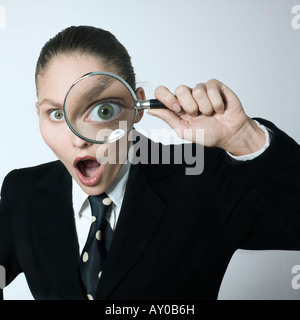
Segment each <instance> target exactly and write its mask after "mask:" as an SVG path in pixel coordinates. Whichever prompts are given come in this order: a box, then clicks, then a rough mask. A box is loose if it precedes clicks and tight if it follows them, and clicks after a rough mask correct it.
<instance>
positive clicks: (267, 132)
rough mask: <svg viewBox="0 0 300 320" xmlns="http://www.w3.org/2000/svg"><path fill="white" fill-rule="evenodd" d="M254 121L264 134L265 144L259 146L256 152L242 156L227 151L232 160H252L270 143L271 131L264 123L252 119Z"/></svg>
mask: <svg viewBox="0 0 300 320" xmlns="http://www.w3.org/2000/svg"><path fill="white" fill-rule="evenodd" d="M254 121H255V123H256V124H257V125H258V127H259V128H260V129H261V130H262V131H263V132H264V134H265V136H266V143H265V145H264V146H263V148H261V149H260V150H258V151H256V152H253V153H250V154H246V155H243V156H234V155H232V154H231V153H229V152H227V154H228V155H229V156H230V157H231V158H232V159H234V160H237V161H248V160H253V159H255V158H256V157H258V156H260V155H261V154H262V153H263V152H264V151H265V150H266V149H267V148H268V147H269V145H270V142H271V133H272V131H271V130H270V129H269V128H267V127H265V126H264V125H262V124H260V123H259V122H258V121H256V120H254Z"/></svg>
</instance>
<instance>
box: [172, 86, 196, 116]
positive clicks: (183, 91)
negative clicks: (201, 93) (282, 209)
mask: <svg viewBox="0 0 300 320" xmlns="http://www.w3.org/2000/svg"><path fill="white" fill-rule="evenodd" d="M175 95H176V97H177V99H178V101H179V103H180V105H181V108H182V109H183V110H184V111H185V112H186V113H187V114H188V115H190V116H191V117H196V116H198V114H199V107H198V104H197V102H196V101H195V99H194V98H193V96H192V89H191V88H189V87H187V86H179V87H177V88H176V90H175Z"/></svg>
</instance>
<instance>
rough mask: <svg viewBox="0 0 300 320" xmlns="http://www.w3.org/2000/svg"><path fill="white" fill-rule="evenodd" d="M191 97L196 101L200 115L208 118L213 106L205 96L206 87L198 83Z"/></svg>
mask: <svg viewBox="0 0 300 320" xmlns="http://www.w3.org/2000/svg"><path fill="white" fill-rule="evenodd" d="M193 97H194V99H195V100H196V101H197V104H198V106H199V110H200V112H201V113H202V114H204V115H206V116H209V115H211V114H212V113H213V106H212V104H211V101H210V100H209V98H208V96H207V91H206V85H205V84H204V83H199V84H197V85H196V87H195V88H194V89H193Z"/></svg>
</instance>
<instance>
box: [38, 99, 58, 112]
mask: <svg viewBox="0 0 300 320" xmlns="http://www.w3.org/2000/svg"><path fill="white" fill-rule="evenodd" d="M43 104H49V105H51V106H53V107H57V108H61V109H62V108H63V106H62V104H61V103H59V102H57V101H54V100H51V99H48V98H45V99H43V100H42V101H41V102H39V105H40V106H42V105H43Z"/></svg>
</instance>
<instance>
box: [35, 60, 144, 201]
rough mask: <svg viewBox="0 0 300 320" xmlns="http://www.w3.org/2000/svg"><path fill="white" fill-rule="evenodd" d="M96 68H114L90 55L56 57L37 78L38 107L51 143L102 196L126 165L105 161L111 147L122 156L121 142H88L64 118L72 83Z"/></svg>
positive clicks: (83, 184) (44, 134)
mask: <svg viewBox="0 0 300 320" xmlns="http://www.w3.org/2000/svg"><path fill="white" fill-rule="evenodd" d="M92 71H110V70H105V66H104V65H101V63H100V62H99V61H98V60H97V59H96V58H94V57H92V56H89V55H77V56H76V55H72V56H71V55H70V56H69V55H65V56H64V55H62V56H58V57H55V58H53V59H52V61H51V62H50V64H49V66H48V68H47V69H46V72H44V73H43V74H42V75H40V76H39V77H38V79H37V91H38V102H37V104H36V108H37V113H38V116H39V124H40V131H41V134H42V137H43V139H44V140H45V142H46V143H47V145H48V146H49V147H50V148H51V149H52V151H53V152H54V153H55V155H56V156H57V157H58V159H59V160H61V162H62V163H63V164H64V165H65V167H66V168H67V169H68V171H69V173H70V174H71V176H72V177H73V178H74V179H75V180H76V181H77V182H78V184H79V185H80V186H81V188H82V189H83V190H84V191H85V192H86V193H87V194H89V195H98V194H101V193H103V192H105V190H106V189H107V188H108V187H109V186H110V184H111V183H112V182H113V180H114V179H115V178H116V176H117V174H118V173H119V171H120V169H121V166H122V164H121V163H120V161H112V163H111V162H109V161H107V158H106V161H103V162H102V160H101V159H104V156H105V155H107V154H108V152H109V151H110V153H111V150H114V152H115V153H116V155H115V157H114V159H118V157H119V156H120V155H119V153H120V152H122V151H120V150H122V148H120V147H119V145H118V143H114V144H109V145H105V144H104V145H96V144H91V143H88V142H86V141H84V140H82V139H80V138H78V137H77V136H76V135H75V134H74V133H72V131H71V130H70V128H69V127H68V125H67V124H66V122H65V120H64V119H63V118H61V117H60V116H61V115H62V111H63V102H64V98H65V95H66V93H67V91H68V89H69V88H70V86H71V85H72V84H73V83H74V82H75V81H76V80H77V79H79V78H80V77H81V76H82V75H84V74H87V73H89V72H92ZM137 96H138V98H139V99H144V98H145V97H144V92H143V90H141V89H139V90H138V91H137ZM141 118H142V113H140V114H139V115H138V117H137V121H136V122H138V121H139V120H140V119H141ZM122 140H123V142H124V139H122ZM125 142H126V143H125V144H124V145H126V153H127V150H128V143H127V141H126V140H125ZM124 148H125V146H124ZM124 148H123V149H124ZM123 152H124V150H123ZM120 157H121V156H120ZM101 162H102V163H101Z"/></svg>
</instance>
